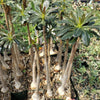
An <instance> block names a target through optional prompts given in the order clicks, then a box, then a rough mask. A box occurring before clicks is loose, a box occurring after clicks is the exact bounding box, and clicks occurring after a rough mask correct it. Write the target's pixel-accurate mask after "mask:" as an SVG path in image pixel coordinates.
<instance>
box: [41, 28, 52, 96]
mask: <svg viewBox="0 0 100 100" xmlns="http://www.w3.org/2000/svg"><path fill="white" fill-rule="evenodd" d="M43 37H44V48H45V49H44V51H45V55H44V59H45V68H46V80H47V96H48V97H51V96H52V91H51V86H50V76H49V68H48V58H47V40H46V33H45V26H43Z"/></svg>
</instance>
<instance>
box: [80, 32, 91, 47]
mask: <svg viewBox="0 0 100 100" xmlns="http://www.w3.org/2000/svg"><path fill="white" fill-rule="evenodd" d="M82 42H83V44H84V45H86V46H88V45H89V43H90V37H89V35H88V33H86V32H85V31H83V32H82Z"/></svg>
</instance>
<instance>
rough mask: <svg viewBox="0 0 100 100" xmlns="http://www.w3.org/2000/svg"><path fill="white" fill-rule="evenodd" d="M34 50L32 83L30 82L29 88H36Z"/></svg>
mask: <svg viewBox="0 0 100 100" xmlns="http://www.w3.org/2000/svg"><path fill="white" fill-rule="evenodd" d="M36 84H37V83H36V52H35V56H34V61H33V65H32V83H31V89H32V90H34V89H36Z"/></svg>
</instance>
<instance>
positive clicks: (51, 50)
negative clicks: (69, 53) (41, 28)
mask: <svg viewBox="0 0 100 100" xmlns="http://www.w3.org/2000/svg"><path fill="white" fill-rule="evenodd" d="M55 54H57V51H56V50H55V51H54V50H53V40H52V37H51V38H50V55H55Z"/></svg>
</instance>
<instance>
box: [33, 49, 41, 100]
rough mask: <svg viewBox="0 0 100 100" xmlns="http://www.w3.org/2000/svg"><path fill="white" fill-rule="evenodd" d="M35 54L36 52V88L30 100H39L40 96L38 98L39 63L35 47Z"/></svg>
mask: <svg viewBox="0 0 100 100" xmlns="http://www.w3.org/2000/svg"><path fill="white" fill-rule="evenodd" d="M35 52H36V57H37V59H36V63H37V82H36V83H37V84H36V85H37V86H36V91H35V93H34V94H33V95H32V100H40V96H39V84H40V62H39V52H38V49H37V47H35Z"/></svg>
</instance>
